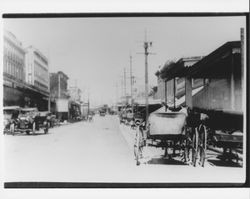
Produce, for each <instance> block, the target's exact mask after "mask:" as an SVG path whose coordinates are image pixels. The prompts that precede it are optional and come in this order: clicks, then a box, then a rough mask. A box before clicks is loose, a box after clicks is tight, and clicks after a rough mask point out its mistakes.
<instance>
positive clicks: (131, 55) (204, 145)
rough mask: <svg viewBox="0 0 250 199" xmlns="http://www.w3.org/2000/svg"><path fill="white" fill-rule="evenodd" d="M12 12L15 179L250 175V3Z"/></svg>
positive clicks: (8, 95)
mask: <svg viewBox="0 0 250 199" xmlns="http://www.w3.org/2000/svg"><path fill="white" fill-rule="evenodd" d="M2 17H3V18H2V22H3V23H2V24H3V30H2V32H3V39H2V41H3V43H2V49H3V56H2V58H3V59H2V63H3V67H2V71H3V73H2V74H3V76H2V84H3V90H2V92H3V95H2V96H3V97H2V102H3V106H2V113H3V114H2V117H3V122H2V123H3V130H2V138H3V144H4V145H3V165H4V178H3V182H4V186H5V188H11V186H14V187H17V188H18V187H19V188H20V187H22V186H23V187H25V188H29V187H36V186H38V187H39V183H40V186H41V187H42V186H44V187H46V188H49V187H50V186H55V187H57V186H58V187H60V186H61V185H60V183H65V184H64V185H63V187H64V188H67V187H74V186H79V187H106V186H107V187H126V186H129V187H132V188H133V187H134V188H136V187H147V188H150V187H165V188H168V187H175V185H176V187H183V186H185V185H186V186H194V187H196V186H198V187H199V185H204V186H205V185H206V184H209V185H211V184H212V185H214V186H222V185H224V186H227V185H229V186H233V185H235V186H237V185H238V186H240V185H242V184H244V183H245V182H246V178H247V172H246V171H247V161H248V162H249V159H248V158H249V157H247V154H248V156H249V153H247V148H249V147H248V145H247V143H249V141H248V140H247V139H249V136H247V121H248V120H247V110H246V107H247V86H248V85H247V67H248V65H247V64H248V63H247V60H249V58H248V57H247V56H249V53H248V54H247V42H248V34H249V33H248V30H249V27H247V14H246V13H236V14H222V13H220V14H218V13H217V14H211V13H208V14H188V13H175V14H169V13H165V14H157V13H151V14H141V13H131V14H124V13H113V14H112V13H109V14H104V13H94V14H87V13H82V14H66V13H65V14H63V13H61V14H41V13H40V14H25V13H23V14H11V13H5V14H4V15H3V16H2ZM43 183H44V184H43ZM37 184H38V185H37Z"/></svg>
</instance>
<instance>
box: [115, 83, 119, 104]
mask: <svg viewBox="0 0 250 199" xmlns="http://www.w3.org/2000/svg"><path fill="white" fill-rule="evenodd" d="M115 98H116V104H118V84H117V82H116V84H115Z"/></svg>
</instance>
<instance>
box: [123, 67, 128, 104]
mask: <svg viewBox="0 0 250 199" xmlns="http://www.w3.org/2000/svg"><path fill="white" fill-rule="evenodd" d="M123 77H124V97H125V100H126V91H127V90H126V68H124V76H123Z"/></svg>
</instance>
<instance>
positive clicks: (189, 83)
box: [185, 77, 193, 109]
mask: <svg viewBox="0 0 250 199" xmlns="http://www.w3.org/2000/svg"><path fill="white" fill-rule="evenodd" d="M185 98H186V106H187V107H189V108H190V109H192V108H193V101H192V78H190V77H185Z"/></svg>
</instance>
